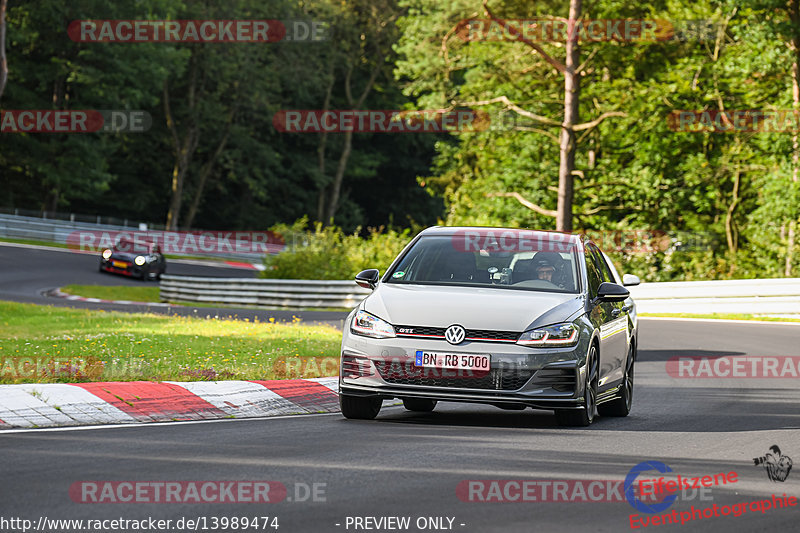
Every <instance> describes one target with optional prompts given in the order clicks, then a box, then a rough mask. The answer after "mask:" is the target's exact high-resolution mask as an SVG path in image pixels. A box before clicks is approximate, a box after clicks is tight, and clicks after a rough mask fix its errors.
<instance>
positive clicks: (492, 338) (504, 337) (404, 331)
mask: <svg viewBox="0 0 800 533" xmlns="http://www.w3.org/2000/svg"><path fill="white" fill-rule="evenodd" d="M394 328H395V331H396V332H397V336H398V337H423V338H424V337H437V338H442V339H443V338H444V332H445V330H446V329H447V328H434V327H429V326H395V327H394ZM519 335H520V334H519V333H517V332H516V331H494V330H490V329H467V330H466V336H465V338H464V340H468V341H475V342H517V339H518V338H519Z"/></svg>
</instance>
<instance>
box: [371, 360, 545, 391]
mask: <svg viewBox="0 0 800 533" xmlns="http://www.w3.org/2000/svg"><path fill="white" fill-rule="evenodd" d="M373 362H374V363H375V367H376V368H377V369H378V373H380V375H381V377H382V378H383V380H384V381H385V382H386V383H391V384H393V385H418V386H421V387H446V388H454V389H484V390H503V391H514V390H517V389H520V388H522V386H523V385H525V383H527V382H528V380H529V379H530V378H531V376H532V375H533V371H531V370H522V369H516V368H493V369H491V370H490V371H489V372H485V371H484V372H470V371H466V370H444V371H443V370H441V369H435V368H418V367H416V366H413V365H411V364H406V365H400V364H397V363H394V364H393V363H390V362H375V361H373Z"/></svg>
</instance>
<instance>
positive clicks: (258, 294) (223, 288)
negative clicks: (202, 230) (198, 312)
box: [161, 275, 370, 309]
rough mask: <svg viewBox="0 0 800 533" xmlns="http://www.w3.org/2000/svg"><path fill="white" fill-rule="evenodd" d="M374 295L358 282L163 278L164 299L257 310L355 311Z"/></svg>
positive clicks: (162, 296) (162, 297)
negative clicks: (256, 308) (366, 297)
mask: <svg viewBox="0 0 800 533" xmlns="http://www.w3.org/2000/svg"><path fill="white" fill-rule="evenodd" d="M369 293H370V291H369V290H367V289H362V288H361V287H359V286H358V285H356V283H355V282H354V281H319V280H292V279H242V278H201V277H195V276H170V275H163V276H161V299H162V300H164V301H168V302H213V303H220V304H226V305H248V306H256V307H266V308H272V307H286V308H289V309H304V308H305V309H308V308H317V309H319V308H323V309H324V308H352V307H355V306H356V305H357V304H358V302H360V301H361V300H363V299H364V297H365V296H367V295H368V294H369Z"/></svg>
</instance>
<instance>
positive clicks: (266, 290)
mask: <svg viewBox="0 0 800 533" xmlns="http://www.w3.org/2000/svg"><path fill="white" fill-rule="evenodd" d="M628 288H629V289H630V291H631V294H632V296H633V297H634V299H635V300H636V305H637V309H638V310H639V312H641V313H691V314H706V313H747V314H797V315H800V278H786V279H761V280H732V281H682V282H668V283H642V284H641V285H638V286H635V287H628ZM369 293H370V291H369V290H367V289H363V288H361V287H359V286H358V285H356V284H355V282H353V281H349V280H344V281H319V280H282V279H256V280H251V279H241V278H238V279H236V278H235V279H230V278H201V277H189V276H171V275H164V276H162V278H161V299H162V300H164V301H170V302H208V303H212V302H213V303H221V304H230V305H249V306H258V307H287V308H291V309H300V308H327V307H331V308H352V307H354V306H355V305H356V304H358V302H360V301H361V300H362V299H363V298H364V297H365V296H366V295H368V294H369Z"/></svg>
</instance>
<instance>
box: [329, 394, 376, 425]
mask: <svg viewBox="0 0 800 533" xmlns="http://www.w3.org/2000/svg"><path fill="white" fill-rule="evenodd" d="M382 404H383V400H381V399H380V398H362V397H359V396H346V395H344V394H341V395H339V407H340V408H341V410H342V415H344V417H345V418H351V419H356V420H372V419H373V418H375V417H376V416H378V413H379V412H380V410H381V405H382Z"/></svg>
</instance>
